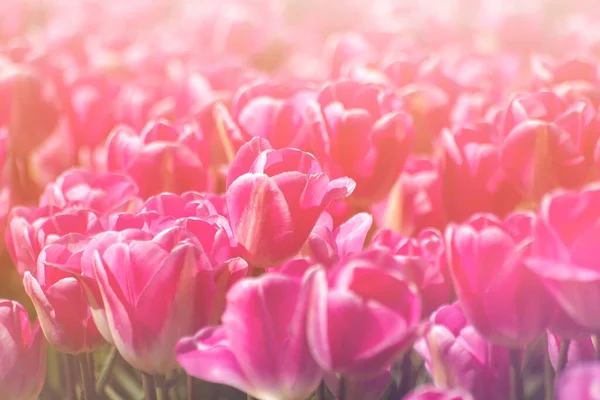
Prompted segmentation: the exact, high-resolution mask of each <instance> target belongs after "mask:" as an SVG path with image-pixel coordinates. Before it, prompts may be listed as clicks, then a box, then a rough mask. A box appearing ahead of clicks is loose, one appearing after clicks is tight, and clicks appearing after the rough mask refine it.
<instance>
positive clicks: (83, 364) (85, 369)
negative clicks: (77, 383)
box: [77, 354, 96, 400]
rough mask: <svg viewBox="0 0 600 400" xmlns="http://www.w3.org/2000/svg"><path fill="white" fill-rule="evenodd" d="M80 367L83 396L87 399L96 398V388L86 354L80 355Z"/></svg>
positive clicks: (92, 399)
mask: <svg viewBox="0 0 600 400" xmlns="http://www.w3.org/2000/svg"><path fill="white" fill-rule="evenodd" d="M77 358H78V361H79V368H80V369H81V382H82V383H83V385H82V386H83V398H84V399H85V400H95V399H96V388H95V387H94V384H93V382H92V380H91V372H90V365H89V363H88V358H87V355H86V354H81V355H79V356H78V357H77Z"/></svg>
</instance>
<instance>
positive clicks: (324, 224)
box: [305, 212, 373, 265]
mask: <svg viewBox="0 0 600 400" xmlns="http://www.w3.org/2000/svg"><path fill="white" fill-rule="evenodd" d="M372 224H373V217H371V215H369V214H367V213H358V214H356V215H354V216H353V217H351V218H350V219H348V220H347V221H346V222H344V223H343V224H341V225H340V226H338V227H337V228H336V229H333V219H332V218H331V215H329V214H328V213H327V212H324V213H323V214H321V216H320V217H319V220H318V221H317V224H316V225H315V227H314V229H313V230H312V232H311V233H310V236H309V237H308V241H307V245H306V250H305V253H306V254H307V256H309V257H311V258H312V259H313V260H314V261H315V262H317V263H320V264H323V265H333V264H335V263H336V262H338V261H339V260H340V259H343V258H344V257H347V256H350V255H352V254H355V253H359V252H361V251H362V249H363V246H364V244H365V241H366V239H367V235H368V233H369V230H370V229H371V225H372Z"/></svg>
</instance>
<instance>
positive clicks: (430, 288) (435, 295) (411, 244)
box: [370, 229, 452, 316]
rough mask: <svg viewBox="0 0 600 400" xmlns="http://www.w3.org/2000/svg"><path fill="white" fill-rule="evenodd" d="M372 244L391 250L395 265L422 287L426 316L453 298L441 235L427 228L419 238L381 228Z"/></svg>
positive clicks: (424, 313) (423, 311)
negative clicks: (451, 296) (395, 261)
mask: <svg viewBox="0 0 600 400" xmlns="http://www.w3.org/2000/svg"><path fill="white" fill-rule="evenodd" d="M370 247H374V248H385V249H389V250H390V251H391V252H392V254H394V256H395V258H396V260H397V261H398V262H397V263H396V267H397V269H398V271H399V272H401V273H402V274H403V275H404V276H405V277H406V279H408V280H410V281H411V282H413V283H414V284H415V285H416V287H417V288H418V289H419V292H420V294H421V302H422V313H423V316H427V315H430V314H431V313H432V312H433V311H435V310H436V309H437V308H438V307H440V306H441V305H442V304H445V303H447V302H448V300H449V299H450V294H451V292H452V288H451V285H452V284H451V281H450V277H449V275H448V270H447V265H446V253H445V249H444V241H443V238H442V236H441V234H440V233H439V232H438V231H436V230H433V229H431V230H424V231H422V232H421V234H420V235H419V236H418V237H416V238H407V237H405V236H403V235H401V234H399V233H397V232H393V231H390V230H382V231H380V232H378V233H377V235H375V237H374V238H373V241H372V242H371V245H370Z"/></svg>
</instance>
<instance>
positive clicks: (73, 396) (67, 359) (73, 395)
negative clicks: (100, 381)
mask: <svg viewBox="0 0 600 400" xmlns="http://www.w3.org/2000/svg"><path fill="white" fill-rule="evenodd" d="M61 358H62V359H63V368H64V371H65V384H66V387H67V399H68V400H77V388H76V387H75V385H76V384H77V374H76V371H75V362H74V361H75V360H74V357H73V356H72V355H71V354H63V355H62V357H61Z"/></svg>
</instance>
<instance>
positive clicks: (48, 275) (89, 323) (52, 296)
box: [23, 233, 104, 354]
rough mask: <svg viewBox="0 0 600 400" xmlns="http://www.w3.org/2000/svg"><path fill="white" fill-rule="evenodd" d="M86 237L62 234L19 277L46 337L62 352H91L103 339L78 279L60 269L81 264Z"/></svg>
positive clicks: (86, 241)
mask: <svg viewBox="0 0 600 400" xmlns="http://www.w3.org/2000/svg"><path fill="white" fill-rule="evenodd" d="M88 241H89V239H88V238H87V237H86V236H84V235H81V234H77V233H72V234H68V235H65V236H63V237H62V238H60V239H58V240H57V241H55V242H53V243H52V244H50V245H48V246H46V247H45V248H44V250H42V252H41V253H40V256H39V258H38V264H37V271H35V275H33V274H31V273H30V272H29V271H26V272H25V276H24V278H23V285H24V286H25V292H27V295H28V296H29V298H30V299H31V301H32V303H33V305H34V307H35V310H36V313H37V315H38V318H39V321H40V326H41V327H42V331H43V332H44V335H45V336H46V339H47V340H48V342H49V343H50V344H51V345H52V346H53V347H54V348H56V349H57V350H59V351H61V352H63V353H70V354H79V353H82V352H91V351H93V350H94V349H95V348H97V347H98V346H100V345H101V344H103V343H104V340H103V339H102V336H101V335H100V332H98V329H97V328H96V324H95V323H94V321H93V319H92V314H91V310H90V306H89V304H88V302H87V298H86V295H85V291H84V289H83V287H82V286H81V283H80V282H78V280H77V279H76V278H74V277H73V276H72V275H71V274H70V273H68V272H65V271H64V270H63V269H74V270H77V269H78V268H80V267H81V266H80V260H81V255H82V253H83V249H84V248H85V246H86V245H87V243H88ZM66 264H68V266H65V265H66ZM58 266H60V267H62V269H61V268H57V267H58Z"/></svg>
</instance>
